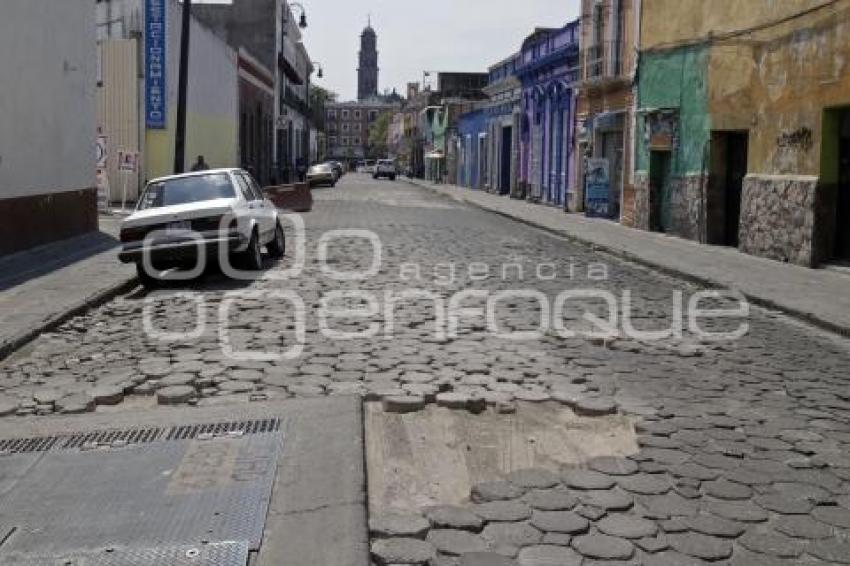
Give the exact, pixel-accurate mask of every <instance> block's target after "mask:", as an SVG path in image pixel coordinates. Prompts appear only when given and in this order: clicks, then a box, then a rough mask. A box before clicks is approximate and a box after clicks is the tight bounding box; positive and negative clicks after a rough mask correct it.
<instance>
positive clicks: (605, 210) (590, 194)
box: [584, 159, 611, 218]
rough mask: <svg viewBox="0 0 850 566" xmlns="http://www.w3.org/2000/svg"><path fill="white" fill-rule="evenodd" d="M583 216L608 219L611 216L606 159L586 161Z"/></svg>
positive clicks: (609, 182)
mask: <svg viewBox="0 0 850 566" xmlns="http://www.w3.org/2000/svg"><path fill="white" fill-rule="evenodd" d="M584 194H585V204H584V210H585V216H588V217H592V218H609V217H610V216H611V181H610V178H609V176H608V160H607V159H588V160H587V174H586V176H585V191H584Z"/></svg>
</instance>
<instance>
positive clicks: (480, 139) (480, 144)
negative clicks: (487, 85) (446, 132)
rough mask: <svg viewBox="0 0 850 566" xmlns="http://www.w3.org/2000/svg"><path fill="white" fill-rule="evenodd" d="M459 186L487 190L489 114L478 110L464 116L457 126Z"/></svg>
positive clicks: (459, 119) (460, 118)
mask: <svg viewBox="0 0 850 566" xmlns="http://www.w3.org/2000/svg"><path fill="white" fill-rule="evenodd" d="M456 143H457V146H458V147H457V155H458V160H457V164H458V166H457V184H458V185H461V186H462V187H468V188H470V189H484V188H486V177H487V170H488V154H489V152H488V151H487V113H486V112H485V110H484V109H476V110H472V111H471V112H467V113H465V114H462V115H461V116H460V117H459V118H458V124H457V137H456Z"/></svg>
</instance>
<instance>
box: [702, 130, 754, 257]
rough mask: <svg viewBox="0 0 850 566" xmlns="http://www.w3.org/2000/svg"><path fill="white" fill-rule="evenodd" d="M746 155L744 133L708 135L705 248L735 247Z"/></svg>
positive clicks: (714, 133)
mask: <svg viewBox="0 0 850 566" xmlns="http://www.w3.org/2000/svg"><path fill="white" fill-rule="evenodd" d="M748 151H749V132H747V131H738V132H712V134H711V183H710V186H709V188H708V194H707V195H706V213H705V220H706V227H705V230H706V231H705V235H706V241H707V242H708V243H709V244H715V245H720V246H730V247H733V248H737V247H738V243H739V241H738V240H739V238H738V234H739V229H740V226H741V193H742V191H743V187H744V177H746V175H747V155H748Z"/></svg>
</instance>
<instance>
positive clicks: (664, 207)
mask: <svg viewBox="0 0 850 566" xmlns="http://www.w3.org/2000/svg"><path fill="white" fill-rule="evenodd" d="M669 194H670V152H669V151H652V152H650V157H649V229H650V230H651V231H652V232H666V231H667V230H668V229H669V228H670V219H669V210H670V206H669V203H667V200H668V198H669Z"/></svg>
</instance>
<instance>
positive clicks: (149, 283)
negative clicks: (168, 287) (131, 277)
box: [136, 261, 161, 289]
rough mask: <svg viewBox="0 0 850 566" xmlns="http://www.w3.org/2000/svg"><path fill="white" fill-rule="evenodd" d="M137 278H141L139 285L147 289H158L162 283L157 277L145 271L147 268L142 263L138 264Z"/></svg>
mask: <svg viewBox="0 0 850 566" xmlns="http://www.w3.org/2000/svg"><path fill="white" fill-rule="evenodd" d="M136 276H137V277H138V278H139V283H141V284H142V286H143V287H145V288H147V289H153V288H155V287H158V286H159V284H160V283H161V281H160V280H159V279H158V278H157V277H155V276H154V275H153V274H151V273H149V272H148V270H147V269H145V266H144V264H143V263H142V262H141V261H138V262H136Z"/></svg>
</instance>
